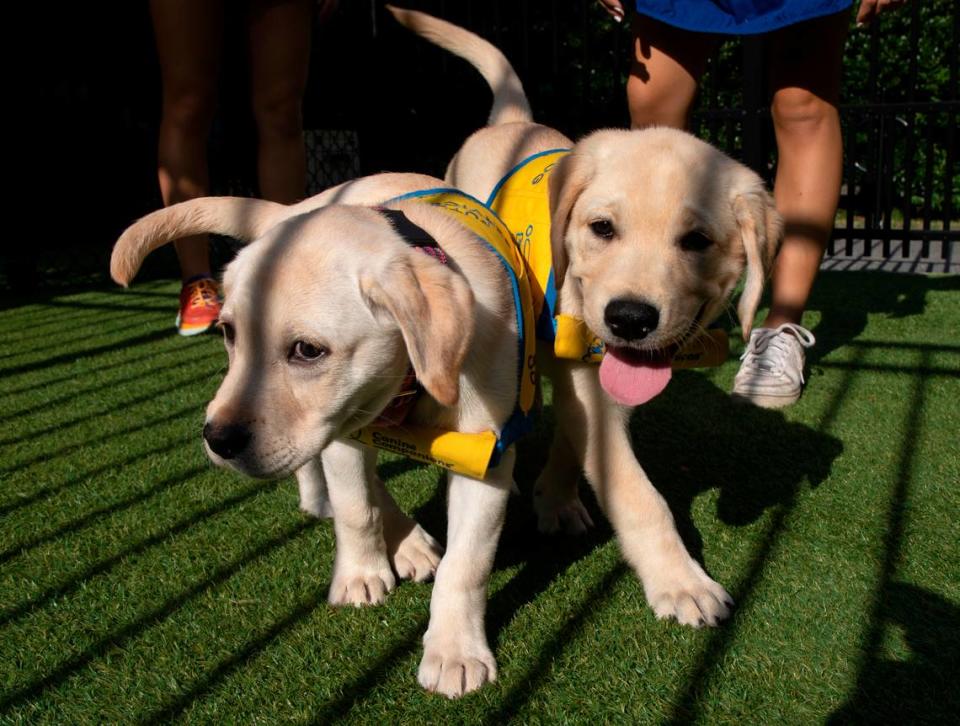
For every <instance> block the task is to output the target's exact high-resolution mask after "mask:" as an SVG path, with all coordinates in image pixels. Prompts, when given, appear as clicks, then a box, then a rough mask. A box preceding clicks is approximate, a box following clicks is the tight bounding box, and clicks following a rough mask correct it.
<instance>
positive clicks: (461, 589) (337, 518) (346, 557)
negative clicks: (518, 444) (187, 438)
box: [111, 175, 518, 697]
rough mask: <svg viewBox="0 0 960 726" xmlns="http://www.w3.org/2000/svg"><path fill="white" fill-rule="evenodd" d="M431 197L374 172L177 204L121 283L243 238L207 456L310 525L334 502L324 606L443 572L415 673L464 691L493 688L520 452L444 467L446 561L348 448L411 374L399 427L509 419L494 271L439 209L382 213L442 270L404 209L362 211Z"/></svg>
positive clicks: (501, 304)
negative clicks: (270, 198) (184, 248)
mask: <svg viewBox="0 0 960 726" xmlns="http://www.w3.org/2000/svg"><path fill="white" fill-rule="evenodd" d="M437 186H442V182H440V180H435V179H431V178H429V177H422V176H419V175H377V176H375V177H368V178H366V179H361V180H358V181H356V182H350V183H348V184H346V185H343V186H341V187H338V188H336V189H333V190H329V191H328V192H325V193H324V194H322V195H319V196H318V197H315V198H312V199H308V200H306V201H305V202H303V203H301V204H298V205H294V206H290V207H285V206H282V205H277V204H273V203H270V202H265V201H261V200H253V199H236V198H204V199H195V200H192V201H187V202H183V203H181V204H176V205H173V206H171V207H168V208H166V209H163V210H160V211H157V212H154V213H152V214H150V215H148V216H146V217H144V218H143V219H141V220H140V221H138V222H137V223H135V224H134V225H132V226H131V227H130V228H129V229H127V230H126V231H125V232H124V233H123V235H122V236H121V238H120V239H119V241H118V242H117V244H116V246H115V248H114V251H113V258H112V262H111V272H112V275H113V277H114V279H115V280H116V281H117V282H119V283H121V284H123V285H127V284H129V283H130V281H131V280H132V279H133V277H134V275H135V274H136V272H137V270H138V268H139V267H140V264H141V262H142V260H143V258H144V257H145V256H146V255H147V254H148V253H149V252H150V251H151V250H153V249H156V248H157V247H159V246H161V245H163V244H166V243H168V242H170V241H172V240H175V239H178V238H181V237H185V236H189V235H194V234H201V233H218V234H226V235H230V236H233V237H236V238H238V239H241V240H245V241H249V242H250V244H249V245H248V246H246V247H245V248H244V249H243V250H241V252H240V253H239V254H238V255H237V257H236V258H235V259H234V260H233V261H232V262H231V263H230V265H229V266H228V268H227V270H226V272H225V274H224V279H223V283H224V293H225V302H224V306H223V311H222V314H221V321H220V324H221V327H222V328H223V332H224V339H225V344H226V348H227V352H228V357H229V369H228V372H227V374H226V377H225V378H224V380H223V382H222V384H221V385H220V388H219V390H218V391H217V393H216V395H215V397H214V398H213V400H212V401H211V402H210V404H209V406H208V407H207V413H206V423H205V425H204V429H203V438H204V441H205V445H206V448H207V453H208V455H209V456H210V458H211V459H212V460H213V461H214V462H215V463H217V464H219V465H221V466H229V467H231V468H233V469H235V470H237V471H239V472H242V473H244V474H247V475H251V476H256V477H274V476H282V475H286V474H289V473H291V472H294V471H296V472H297V476H298V479H299V481H300V487H301V494H302V495H303V501H302V502H301V505H302V506H304V507H305V508H307V509H312V510H314V513H318V512H317V511H316V510H318V509H321V508H324V506H325V503H326V497H327V491H326V490H327V489H328V490H329V503H330V505H331V509H332V515H333V517H334V530H335V533H336V557H335V563H334V568H333V577H332V583H331V586H330V595H329V599H330V602H332V603H334V604H353V605H365V604H373V603H379V602H382V601H383V599H384V597H385V595H386V593H387V592H388V591H389V590H391V589H392V588H393V587H394V583H395V576H394V571H396V573H397V574H399V575H400V576H401V577H410V578H414V579H418V580H422V579H427V578H429V577H430V576H431V575H433V574H434V570H435V571H436V582H435V585H434V590H433V595H432V599H431V605H430V611H431V616H430V623H429V627H428V630H427V632H426V635H425V636H424V655H423V659H422V662H421V664H420V668H419V673H418V679H419V681H420V683H421V684H422V685H423V686H424V687H425V688H427V689H429V690H432V691H439V692H440V693H443V694H445V695H447V696H449V697H456V696H460V695H462V694H463V693H466V692H468V691H472V690H474V689H476V688H478V687H479V686H481V685H483V684H484V683H485V682H487V681H492V680H494V679H495V677H496V662H495V660H494V658H493V655H492V653H491V651H490V648H489V646H488V644H487V639H486V634H485V630H484V612H485V603H486V586H487V581H488V579H489V575H490V571H491V568H492V565H493V558H494V553H495V550H496V547H497V541H498V538H499V535H500V530H501V527H502V524H503V519H504V514H505V510H506V503H507V498H508V494H509V492H510V489H511V485H512V470H513V461H514V454H513V450H512V448H511V449H508V450H507V451H506V453H505V454H504V455H503V458H502V459H501V461H500V463H499V465H497V466H496V467H494V468H492V469H491V470H490V472H489V474H488V476H487V478H486V479H485V480H484V481H478V480H476V479H471V478H468V477H466V476H462V475H460V474H456V473H453V472H450V473H449V476H448V503H449V509H448V515H449V536H448V541H447V547H446V553H445V555H444V556H443V558H442V560H441V559H440V548H439V546H438V545H437V543H436V542H435V541H434V540H433V539H432V538H431V537H430V536H429V535H428V534H427V533H426V532H424V531H423V530H422V529H421V528H420V527H419V526H417V525H416V523H415V522H413V521H412V520H411V519H409V518H408V517H407V516H406V515H405V514H403V513H402V512H401V511H400V509H399V507H398V506H397V505H396V503H395V502H394V501H393V499H392V498H391V497H390V495H389V494H388V493H387V490H386V489H385V488H384V487H383V485H382V483H381V482H380V481H379V480H378V479H377V477H376V474H375V463H376V452H375V451H374V450H372V449H368V448H366V447H362V446H359V445H357V444H355V443H354V442H352V441H351V440H350V437H351V435H352V434H353V433H354V432H356V431H357V430H358V429H361V428H362V427H364V426H366V425H368V424H370V423H371V422H372V421H373V420H374V419H375V418H376V417H377V415H378V414H379V413H380V412H381V411H383V410H384V409H385V407H387V406H388V404H389V403H390V402H391V400H392V399H393V398H394V397H395V395H396V394H397V392H398V389H399V387H400V385H401V381H403V380H404V379H405V377H407V373H408V370H409V368H410V367H411V366H412V368H413V370H414V371H415V373H416V377H417V379H418V381H419V382H420V385H421V386H422V387H423V388H424V389H425V392H426V393H425V395H422V396H421V397H420V398H419V399H418V400H417V402H416V403H415V405H414V407H413V409H412V411H411V412H410V414H409V416H408V418H407V419H406V422H405V424H410V425H414V426H415V425H427V426H431V427H439V428H444V429H447V430H451V431H457V432H468V433H475V432H486V431H500V430H501V427H502V426H503V424H504V422H506V421H507V420H508V418H509V417H510V416H511V413H512V412H513V411H514V407H515V405H516V401H517V390H518V384H517V380H518V379H517V375H518V371H517V365H518V356H517V346H518V325H517V322H516V311H515V309H514V298H513V293H512V291H511V285H510V281H509V279H508V278H507V273H506V271H505V269H504V267H503V265H502V264H501V262H500V260H499V259H498V258H497V257H496V256H495V255H494V254H493V253H492V252H491V251H490V250H489V248H487V247H486V246H485V245H484V243H483V242H482V241H481V240H480V238H479V237H478V236H477V235H475V234H474V233H472V232H471V231H469V230H468V228H467V227H465V226H463V225H462V224H460V223H459V222H458V221H457V220H456V219H454V218H452V217H451V215H450V214H448V213H446V212H444V211H441V210H440V209H439V208H437V207H433V206H430V205H428V204H422V203H418V202H416V201H406V202H400V203H397V204H390V205H388V206H390V207H391V208H393V209H395V210H399V211H400V212H401V213H402V214H403V215H404V216H405V218H406V221H408V222H412V223H413V225H415V226H416V227H418V228H419V229H420V230H421V231H425V232H426V233H427V235H428V236H429V237H432V238H433V239H434V240H438V241H439V242H440V248H441V249H442V252H443V253H444V254H445V255H446V258H447V259H446V264H442V263H441V262H439V261H438V260H437V259H436V258H435V257H434V256H431V255H428V254H424V253H423V252H421V251H419V250H416V249H414V248H413V247H411V246H410V244H408V242H407V241H405V240H404V239H403V238H402V236H401V234H400V232H399V231H398V229H399V227H398V226H397V222H396V215H393V216H388V215H387V214H385V213H384V212H383V211H382V210H379V209H374V208H369V207H363V206H357V203H366V202H370V201H373V202H379V201H381V200H383V199H386V198H390V197H392V196H394V195H396V194H399V193H402V192H406V191H409V190H411V189H417V188H420V189H423V188H429V187H437ZM342 202H352V204H350V205H347V204H343V203H342ZM327 205H329V206H327ZM391 565H392V567H391Z"/></svg>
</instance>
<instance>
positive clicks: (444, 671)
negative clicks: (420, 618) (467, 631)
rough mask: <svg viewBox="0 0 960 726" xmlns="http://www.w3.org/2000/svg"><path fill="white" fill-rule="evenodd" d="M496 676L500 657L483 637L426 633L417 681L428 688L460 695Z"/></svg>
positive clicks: (458, 696)
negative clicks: (495, 657)
mask: <svg viewBox="0 0 960 726" xmlns="http://www.w3.org/2000/svg"><path fill="white" fill-rule="evenodd" d="M495 680H497V661H496V660H495V659H494V657H493V653H491V652H490V648H489V647H487V643H486V640H485V639H483V638H470V637H469V636H457V637H454V638H445V639H442V640H438V639H436V638H431V637H430V634H429V633H427V635H426V636H424V649H423V660H421V661H420V668H419V670H418V671H417V681H418V682H419V683H420V685H421V686H423V687H424V688H425V689H427V690H428V691H431V692H433V693H442V694H443V695H444V696H446V697H447V698H460V696H463V695H464V694H467V693H470V692H471V691H475V690H477V689H478V688H480V686H482V685H484V684H485V683H493V682H494V681H495Z"/></svg>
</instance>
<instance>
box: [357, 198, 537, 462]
mask: <svg viewBox="0 0 960 726" xmlns="http://www.w3.org/2000/svg"><path fill="white" fill-rule="evenodd" d="M411 199H412V200H416V201H418V202H422V203H424V204H430V205H432V206H434V207H437V208H438V209H441V210H443V211H444V212H446V213H447V214H448V215H450V216H451V217H453V218H454V219H456V221H457V222H459V223H460V224H462V225H463V226H465V227H467V229H469V230H470V231H472V232H473V233H474V234H476V235H477V237H479V238H480V239H481V240H483V241H484V243H486V245H487V247H488V248H489V249H490V251H491V252H492V253H493V254H495V255H496V256H497V258H498V259H499V261H500V263H501V264H502V265H503V268H504V270H505V271H506V272H507V276H508V277H509V279H510V284H511V287H512V290H513V300H514V310H515V314H516V322H517V333H518V336H519V344H518V349H517V405H516V407H515V408H514V411H513V414H512V415H511V416H510V419H509V420H508V421H507V423H506V424H505V425H504V427H503V429H502V430H500V431H498V432H494V431H486V432H482V433H477V434H466V433H460V432H457V431H443V430H440V429H432V428H427V427H423V426H412V425H410V424H406V423H402V424H397V423H395V424H394V425H390V426H384V425H378V424H371V425H370V426H366V427H364V428H363V429H361V430H360V431H357V432H356V433H354V434H353V435H352V438H353V439H355V440H356V441H359V442H361V443H363V444H366V445H367V446H373V447H375V448H378V449H384V450H386V451H392V452H394V453H398V454H403V455H404V456H408V457H410V458H412V459H416V460H418V461H424V462H427V463H430V464H436V465H438V466H442V467H444V468H446V469H450V470H452V471H456V472H458V473H460V474H465V475H467V476H471V477H474V478H476V479H483V478H484V477H485V476H486V473H487V469H488V468H489V467H491V466H496V465H497V464H498V463H499V461H500V457H501V455H502V454H503V452H504V451H506V449H507V447H509V446H510V445H511V444H513V443H514V442H515V441H516V440H517V439H518V438H520V436H522V435H523V434H524V433H526V432H527V431H529V430H530V428H531V419H530V410H531V409H532V408H533V402H534V397H535V394H536V383H537V377H536V369H535V367H534V360H535V354H536V347H535V346H536V341H535V339H534V335H533V326H534V319H535V318H534V308H533V293H532V291H531V285H530V277H529V274H528V272H527V267H526V264H525V263H524V260H523V257H522V256H521V255H520V252H519V250H518V249H517V247H516V245H514V244H513V236H512V235H511V234H510V230H508V229H507V228H506V226H504V224H503V222H502V221H501V220H500V219H499V218H498V217H497V215H495V214H494V213H493V212H491V211H490V209H489V208H488V207H486V206H485V205H484V204H483V203H482V202H480V201H479V200H477V199H474V198H473V197H471V196H470V195H469V194H465V193H464V192H461V191H458V190H456V189H427V190H424V191H420V192H412V193H410V194H404V195H402V196H399V197H395V198H394V199H391V200H390V202H398V201H405V200H411ZM412 392H413V391H412V390H411V391H402V392H401V394H400V395H401V396H406V395H409V394H410V393H412Z"/></svg>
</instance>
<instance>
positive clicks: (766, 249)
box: [733, 172, 783, 340]
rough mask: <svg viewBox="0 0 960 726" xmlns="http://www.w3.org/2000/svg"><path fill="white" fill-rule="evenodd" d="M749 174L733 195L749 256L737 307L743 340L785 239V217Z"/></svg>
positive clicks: (744, 246)
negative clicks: (747, 179) (744, 182)
mask: <svg viewBox="0 0 960 726" xmlns="http://www.w3.org/2000/svg"><path fill="white" fill-rule="evenodd" d="M749 177H751V178H750V179H749V181H748V183H747V184H745V185H743V186H742V187H741V189H740V191H738V192H735V193H734V198H733V212H734V215H735V216H736V219H737V226H738V227H739V228H740V240H741V242H742V243H743V251H744V255H745V257H746V260H747V276H746V280H745V282H744V285H743V293H742V294H741V295H740V304H739V305H738V307H737V314H738V315H739V317H740V327H741V328H742V330H743V339H744V340H747V339H748V338H749V337H750V330H751V328H753V318H754V316H755V315H756V314H757V307H758V306H759V305H760V297H761V296H762V295H763V285H764V282H765V281H766V279H767V277H768V276H769V274H770V271H771V269H772V268H773V261H774V260H775V259H776V256H777V250H779V249H780V242H781V241H782V239H783V219H782V218H781V217H780V214H779V213H778V212H777V209H776V207H775V206H774V202H773V197H772V196H771V195H770V193H769V192H768V191H767V190H766V189H765V188H764V186H763V182H762V181H761V180H760V178H759V177H757V176H756V175H755V174H754V173H753V172H749Z"/></svg>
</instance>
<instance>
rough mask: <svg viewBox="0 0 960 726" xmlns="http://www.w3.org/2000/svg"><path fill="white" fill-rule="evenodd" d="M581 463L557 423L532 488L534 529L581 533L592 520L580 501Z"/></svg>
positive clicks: (544, 531)
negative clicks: (551, 441)
mask: <svg viewBox="0 0 960 726" xmlns="http://www.w3.org/2000/svg"><path fill="white" fill-rule="evenodd" d="M579 489H580V462H579V461H578V460H577V455H576V452H575V451H574V449H573V447H572V446H571V444H570V442H569V441H568V440H567V437H566V436H565V435H564V433H563V431H562V430H561V428H560V427H559V426H558V427H557V428H556V430H555V431H554V433H553V443H552V444H551V445H550V454H549V456H548V457H547V463H546V466H544V467H543V471H542V472H541V473H540V476H538V477H537V483H536V484H534V487H533V509H534V511H535V512H536V513H537V528H538V529H539V530H540V531H541V532H543V533H545V534H550V533H553V532H558V531H561V530H562V531H563V532H565V533H566V534H583V533H584V532H586V531H587V529H589V528H590V527H592V526H593V520H592V519H591V518H590V514H589V513H588V512H587V509H586V507H584V506H583V502H581V501H580V493H579Z"/></svg>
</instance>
